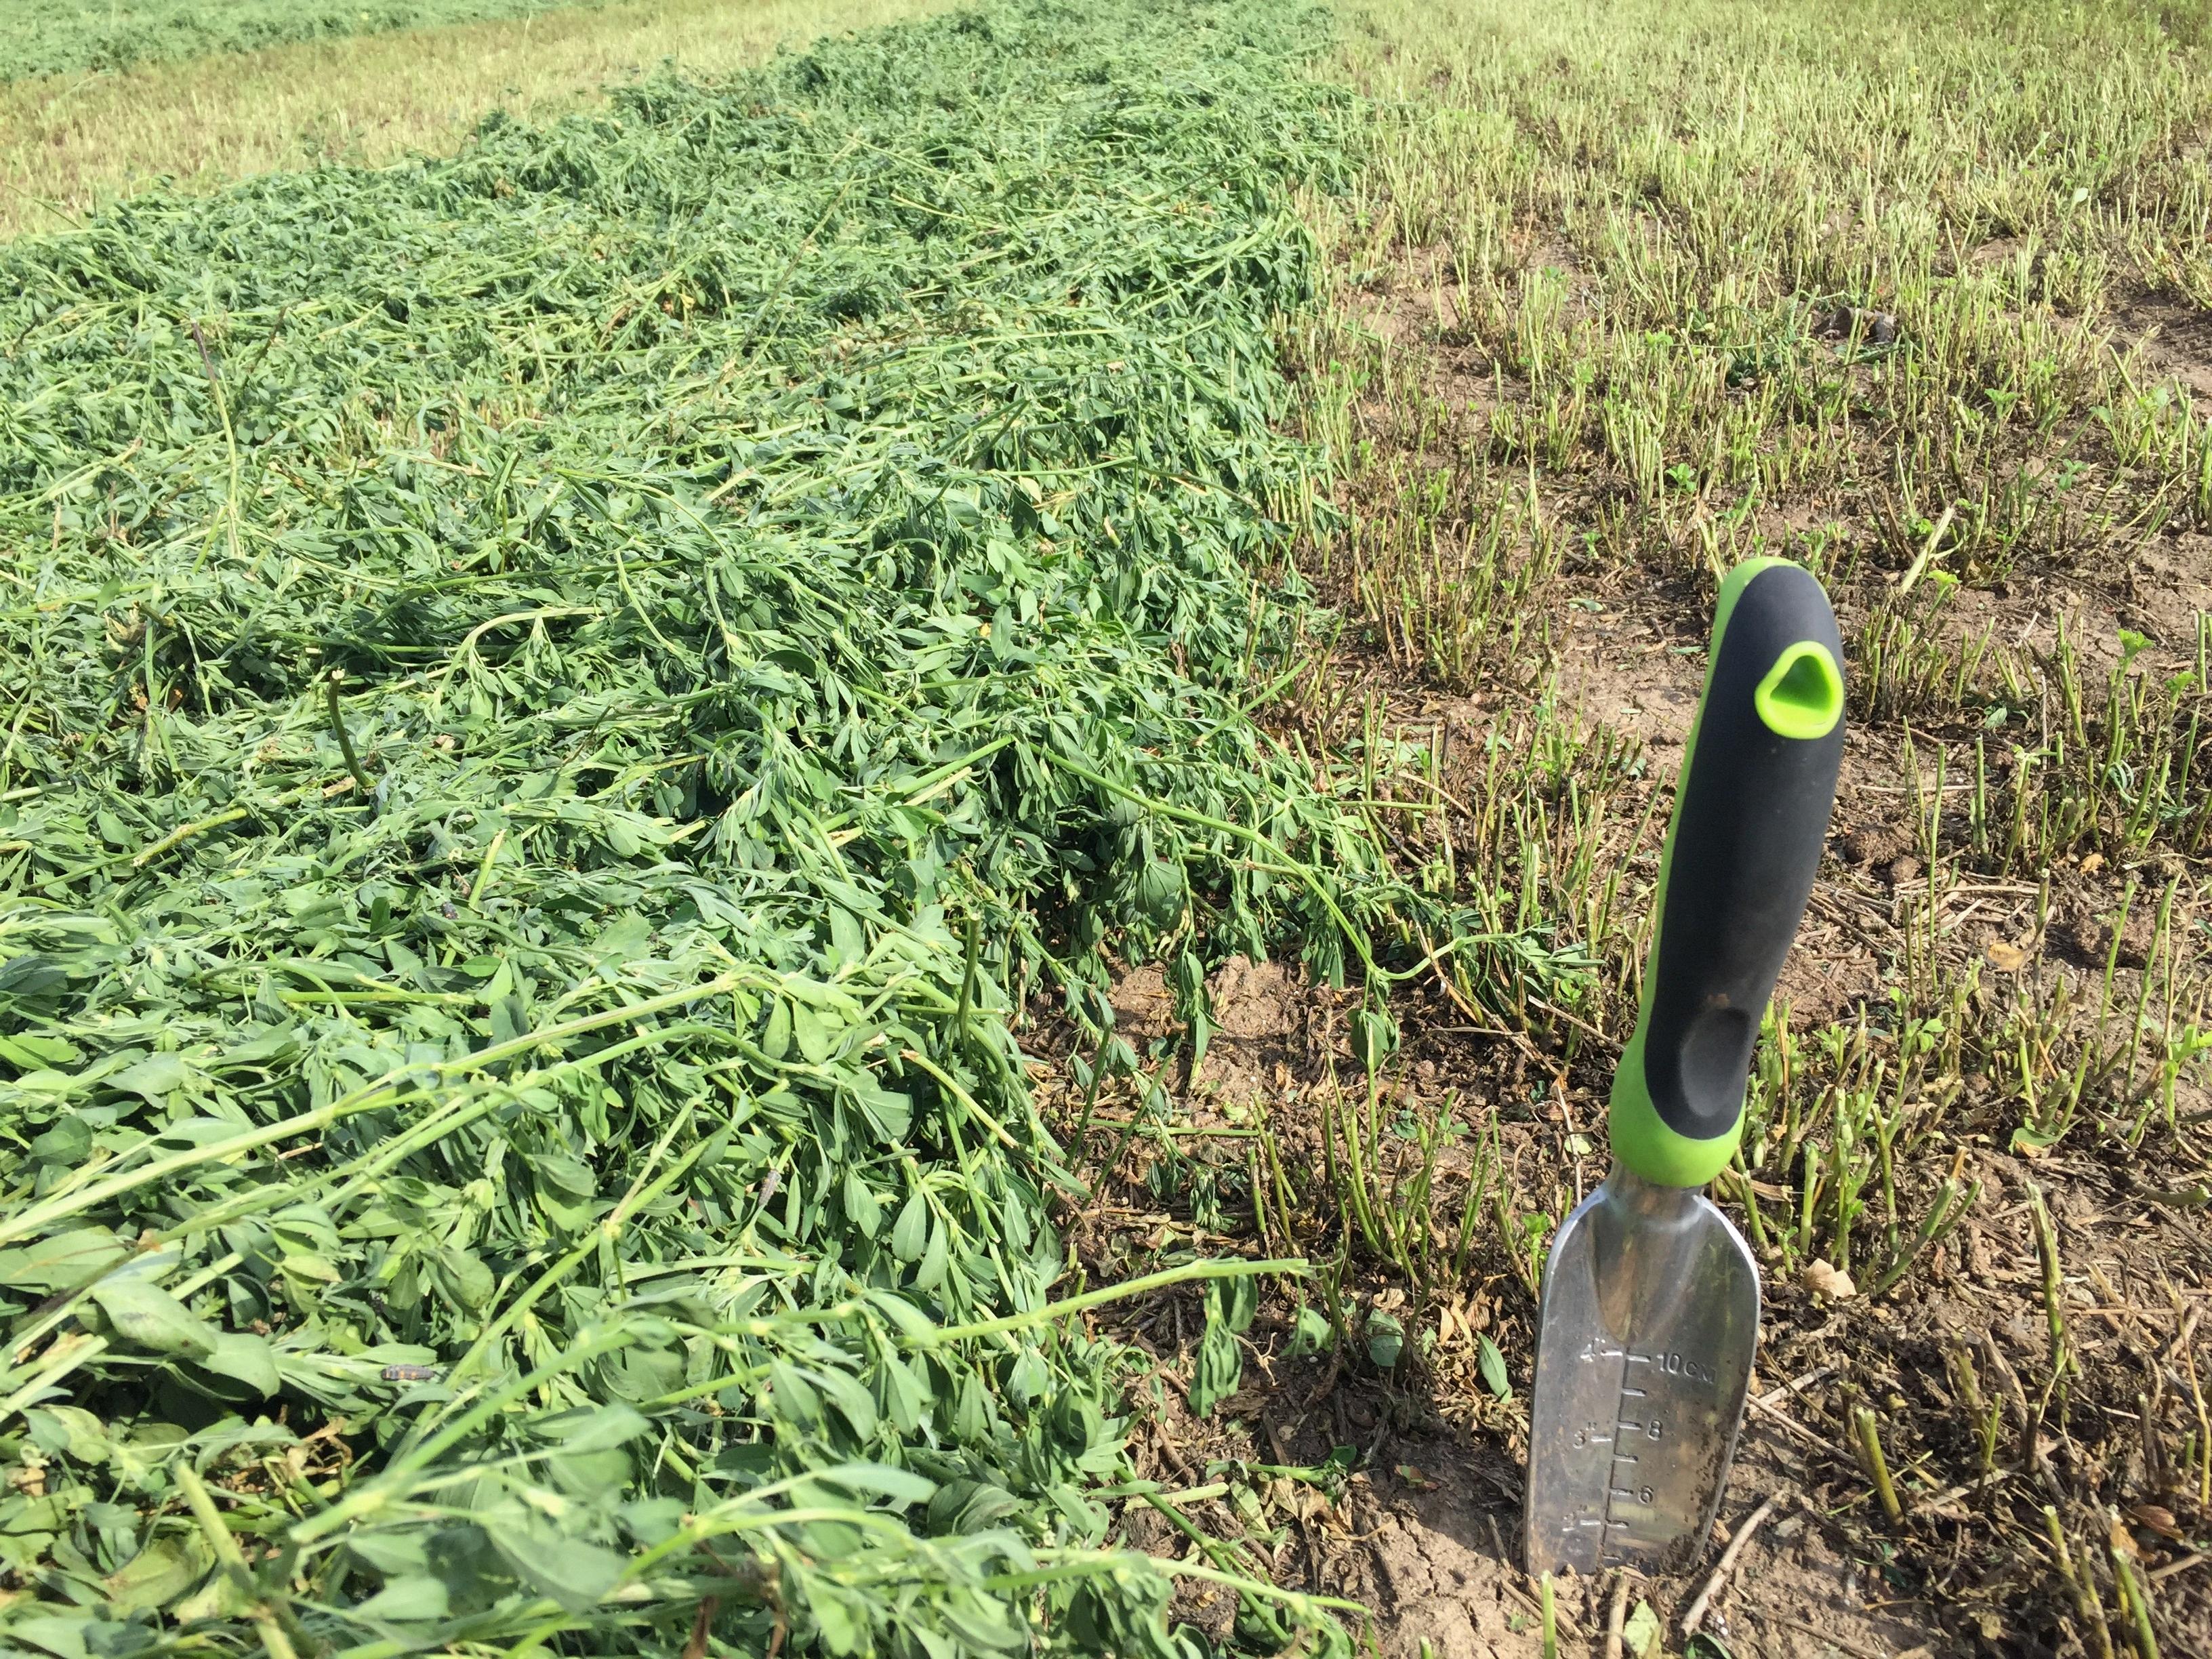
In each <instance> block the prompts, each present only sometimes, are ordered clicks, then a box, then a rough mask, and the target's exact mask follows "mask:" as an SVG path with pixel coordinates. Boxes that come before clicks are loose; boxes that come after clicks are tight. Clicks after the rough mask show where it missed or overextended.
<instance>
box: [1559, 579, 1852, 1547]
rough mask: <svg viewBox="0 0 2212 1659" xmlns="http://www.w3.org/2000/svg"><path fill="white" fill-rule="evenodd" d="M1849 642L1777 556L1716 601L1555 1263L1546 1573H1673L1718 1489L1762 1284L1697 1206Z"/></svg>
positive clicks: (1727, 1120) (1719, 1157)
mask: <svg viewBox="0 0 2212 1659" xmlns="http://www.w3.org/2000/svg"><path fill="white" fill-rule="evenodd" d="M1842 659H1843V643H1842V641H1841V640H1840V639H1839V638H1838V635H1837V632H1836V618H1835V614H1834V613H1833V612H1832V611H1830V610H1829V608H1828V601H1827V597H1826V595H1825V594H1824V593H1822V592H1821V591H1820V583H1819V582H1817V581H1815V580H1814V579H1813V577H1812V576H1811V575H1810V574H1808V573H1807V572H1806V571H1804V570H1802V569H1801V568H1799V567H1797V566H1796V565H1794V564H1790V563H1788V562H1785V561H1784V560H1780V559H1754V560H1753V561H1751V562H1748V563H1747V564H1743V565H1740V566H1738V567H1737V568H1735V571H1733V572H1732V573H1731V574H1729V578H1728V580H1726V581H1725V582H1724V583H1723V585H1722V586H1721V592H1720V604H1719V607H1718V611H1717V614H1716V616H1715V617H1714V619H1713V642H1712V651H1711V657H1710V659H1709V660H1708V662H1707V665H1706V668H1705V695H1704V696H1703V697H1702V698H1701V699H1700V700H1699V705H1698V717H1697V723H1696V725H1695V726H1692V729H1691V733H1690V741H1689V744H1688V746H1687V748H1686V750H1685V751H1684V754H1683V757H1682V772H1681V777H1680V782H1679V784H1678V786H1677V787H1676V790H1675V794H1674V820H1673V822H1672V823H1671V824H1670V825H1669V826H1668V831H1667V848H1666V852H1665V854H1664V855H1663V857H1662V861H1661V864H1660V872H1659V890H1658V896H1657V899H1656V915H1657V917H1658V926H1657V927H1656V930H1655V932H1654V935H1653V938H1652V941H1651V955H1650V960H1649V962H1648V963H1646V965H1645V968H1644V997H1643V1006H1642V1007H1641V1009H1640V1011H1639V1012H1638V1016H1637V1021H1636V1033H1635V1035H1634V1036H1632V1038H1630V1040H1629V1043H1628V1047H1627V1048H1626V1051H1624V1052H1623V1054H1621V1057H1620V1071H1619V1072H1618V1073H1615V1075H1614V1078H1613V1101H1612V1109H1611V1115H1610V1118H1609V1123H1610V1127H1611V1133H1612V1139H1613V1173H1612V1174H1611V1175H1610V1176H1607V1179H1606V1180H1605V1182H1603V1184H1601V1186H1600V1187H1599V1188H1598V1189H1597V1190H1596V1191H1595V1192H1594V1193H1592V1194H1590V1195H1589V1198H1588V1199H1586V1200H1584V1201H1583V1203H1582V1204H1581V1205H1580V1206H1578V1207H1577V1209H1576V1210H1575V1212H1574V1213H1573V1214H1572V1215H1571V1216H1569V1217H1568V1218H1567V1219H1566V1223H1565V1225H1564V1226H1562V1227H1561V1228H1560V1229H1559V1235H1558V1237H1555V1238H1554V1239H1553V1241H1552V1254H1551V1257H1550V1260H1549V1261H1547V1264H1546V1266H1545V1268H1544V1284H1543V1309H1542V1317H1541V1322H1540V1324H1539V1327H1538V1330H1537V1336H1536V1386H1535V1391H1534V1397H1533V1400H1532V1401H1531V1408H1530V1409H1531V1422H1530V1425H1529V1435H1528V1516H1527V1533H1526V1549H1527V1562H1528V1571H1530V1572H1532V1573H1538V1572H1558V1571H1564V1570H1565V1569H1566V1568H1569V1567H1571V1568H1573V1569H1574V1570H1575V1571H1577V1572H1580V1573H1595V1572H1596V1571H1600V1570H1601V1569H1602V1568H1607V1567H1615V1566H1632V1567H1635V1568H1637V1569H1638V1570H1639V1571H1644V1572H1646V1573H1654V1574H1657V1573H1668V1572H1679V1571H1683V1570H1684V1569H1686V1568H1687V1567H1689V1566H1690V1565H1692V1563H1694V1562H1695V1561H1696V1559H1697V1558H1698V1557H1699V1554H1700V1553H1702V1552H1703V1551H1704V1549H1705V1542H1706V1538H1707V1535H1708V1534H1709V1533H1710V1532H1711V1528H1712V1522H1713V1516H1714V1512H1715V1511H1716V1510H1717V1509H1718V1507H1719V1505H1720V1498H1721V1489H1722V1487H1723V1486H1724V1485H1726V1484H1727V1480H1728V1470H1729V1459H1730V1458H1731V1457H1732V1456H1734V1455H1735V1439H1736V1430H1737V1427H1738V1425H1740V1424H1741V1420H1742V1417H1743V1402H1744V1393H1745V1390H1746V1389H1747V1386H1748V1385H1749V1383H1750V1380H1751V1362H1752V1353H1753V1349H1754V1348H1755V1347H1756V1346H1757V1344H1758V1340H1759V1269H1758V1267H1757V1266H1756V1265H1755V1264H1754V1263H1753V1261H1752V1257H1751V1252H1750V1251H1749V1250H1748V1249H1746V1248H1745V1247H1744V1243H1743V1240H1742V1239H1741V1237H1738V1236H1737V1234H1736V1231H1735V1228H1734V1227H1732V1226H1730V1225H1729V1223H1728V1221H1727V1219H1726V1218H1724V1217H1723V1215H1722V1214H1721V1212H1719V1211H1718V1210H1717V1209H1715V1208H1714V1207H1713V1206H1712V1205H1711V1202H1709V1201H1708V1200H1706V1198H1705V1194H1704V1193H1703V1191H1702V1188H1704V1187H1705V1183H1706V1182H1709V1181H1711V1179H1712V1178H1713V1177H1714V1176H1717V1175H1718V1174H1719V1173H1720V1171H1721V1170H1722V1169H1723V1167H1724V1166H1725V1165H1726V1164H1728V1162H1729V1158H1730V1156H1731V1155H1732V1154H1733V1153H1734V1152H1735V1146H1736V1140H1737V1138H1738V1136H1739V1135H1740V1134H1741V1133H1742V1129H1743V1100H1744V1083H1745V1079H1746V1077H1747V1074H1748V1073H1749V1071H1750V1067H1751V1055H1752V1046H1753V1043H1754V1042H1756V1040H1757V1038H1758V1036H1759V1021H1760V1019H1761V1018H1762V1017H1763V1016H1764V1015H1765V1011H1766V1001H1767V998H1768V996H1769V995H1770V994H1771V993H1772V992H1773V989H1774V981H1775V976H1776V975H1778V974H1779V973H1780V971H1781V969H1782V959H1783V957H1784V955H1786V954H1787V953H1788V951H1789V949H1790V938H1791V936H1792V935H1793V934H1795V933H1796V931H1797V923H1798V921H1799V919H1800V917H1802V915H1803V914H1804V910H1805V901H1806V899H1807V897H1808V896H1809V895H1810V894H1811V892H1812V889H1813V872H1814V867H1815V866H1817V865H1818V864H1819V863H1820V848H1821V844H1822V842H1823V841H1824V840H1825V839H1826V835H1827V828H1828V813H1829V811H1830V809H1831V807H1832V805H1834V802H1835V794H1836V771H1837V767H1838V763H1840V761H1841V759H1842V757H1843V744H1844V729H1843V713H1844V684H1843V673H1842V668H1841V664H1842Z"/></svg>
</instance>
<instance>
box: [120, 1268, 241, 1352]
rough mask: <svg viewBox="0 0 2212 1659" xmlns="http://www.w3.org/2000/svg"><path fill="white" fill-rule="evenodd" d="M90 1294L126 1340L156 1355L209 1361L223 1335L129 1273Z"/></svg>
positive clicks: (160, 1290) (164, 1293) (166, 1295)
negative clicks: (179, 1356)
mask: <svg viewBox="0 0 2212 1659" xmlns="http://www.w3.org/2000/svg"><path fill="white" fill-rule="evenodd" d="M90 1295H91V1297H92V1299H93V1301H94V1303H96V1304H99V1307H100V1312H101V1313H103V1314H105V1315H106V1316H107V1322H108V1323H109V1324H110V1325H112V1326H113V1327H114V1328H115V1334H117V1335H118V1336H120V1337H122V1338H123V1339H124V1340H126V1341H129V1342H131V1343H135V1344H136V1345H137V1346H139V1347H142V1348H147V1349H150V1350H151V1351H153V1352H155V1353H173V1354H178V1355H181V1356H183V1357H184V1358H189V1359H206V1358H209V1357H210V1356H211V1355H213V1353H214V1352H215V1351H216V1340H217V1338H218V1337H220V1335H221V1334H222V1333H220V1332H219V1331H217V1330H216V1328H215V1327H214V1326H212V1325H210V1324H209V1323H207V1322H205V1321H204V1320H201V1319H197V1318H195V1317H193V1316H192V1313H191V1310H189V1309H188V1308H186V1307H185V1304H183V1303H181V1302H179V1301H178V1300H177V1298H176V1297H173V1296H171V1295H170V1294H169V1293H168V1292H167V1291H165V1290H163V1289H162V1288H161V1286H160V1285H155V1284H154V1283H152V1282H151V1281H150V1280H148V1279H140V1278H137V1277H134V1276H131V1275H127V1274H117V1275H115V1276H114V1277H112V1278H108V1279H101V1280H100V1283H98V1284H97V1285H94V1286H93V1287H92V1290H91V1291H90Z"/></svg>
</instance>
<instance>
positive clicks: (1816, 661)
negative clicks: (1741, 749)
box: [1752, 640, 1844, 742]
mask: <svg viewBox="0 0 2212 1659" xmlns="http://www.w3.org/2000/svg"><path fill="white" fill-rule="evenodd" d="M1752 702H1753V706H1754V707H1756V708H1758V710H1759V719H1761V720H1765V722H1766V726H1767V729H1768V730H1769V731H1771V732H1774V733H1775V734H1776V735H1777V736H1778V737H1784V738H1796V739H1798V740H1799V741H1800V742H1810V741H1811V740H1812V739H1814V738H1825V737H1826V736H1827V735H1828V733H1829V732H1832V731H1833V730H1835V726H1836V722H1837V721H1838V720H1841V719H1843V717H1844V671H1843V670H1842V669H1840V668H1838V667H1837V666H1836V659H1834V658H1833V657H1832V656H1830V655H1829V654H1828V647H1826V646H1825V645H1822V644H1820V642H1819V641H1815V640H1806V641H1802V642H1801V643H1799V644H1796V645H1793V646H1791V647H1790V648H1789V649H1788V650H1787V651H1784V653H1782V654H1781V655H1780V656H1778V657H1777V658H1776V659H1774V666H1773V667H1772V668H1771V669H1769V670H1768V671H1767V673H1766V678H1765V679H1763V680H1761V681H1760V682H1759V690H1756V691H1754V692H1753V693H1752Z"/></svg>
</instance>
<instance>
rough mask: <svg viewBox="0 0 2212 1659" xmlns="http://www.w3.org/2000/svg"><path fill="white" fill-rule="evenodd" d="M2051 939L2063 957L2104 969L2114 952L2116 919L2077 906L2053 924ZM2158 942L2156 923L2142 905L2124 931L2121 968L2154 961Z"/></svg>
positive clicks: (2131, 912) (2132, 911)
mask: <svg viewBox="0 0 2212 1659" xmlns="http://www.w3.org/2000/svg"><path fill="white" fill-rule="evenodd" d="M2050 939H2051V944H2052V945H2055V946H2056V947H2057V949H2058V951H2060V952H2061V953H2062V954H2063V955H2065V956H2067V957H2071V958H2072V959H2073V960H2074V961H2075V962H2077V963H2081V964H2082V965H2083V966H2085V967H2090V968H2102V967H2103V966H2104V965H2105V959H2106V956H2107V955H2108V954H2110V952H2111V951H2112V917H2111V916H2107V915H2098V914H2097V912H2095V911H2094V910H2093V909H2091V908H2089V907H2088V906H2087V904H2083V903H2079V902H2076V903H2075V904H2074V905H2072V906H2070V907H2069V908H2067V909H2065V910H2064V911H2063V912H2061V913H2060V915H2058V916H2057V919H2055V920H2054V921H2052V922H2051V932H2050ZM2157 939H2158V923H2157V921H2156V919H2155V918H2154V916H2153V915H2151V913H2150V912H2149V911H2148V909H2146V908H2144V907H2142V905H2140V904H2136V905H2131V906H2130V907H2129V909H2128V919H2127V923H2126V925H2125V926H2124V927H2122V928H2121V929H2120V950H2119V957H2118V963H2119V965H2120V966H2121V967H2123V968H2141V967H2142V966H2143V965H2144V964H2145V963H2148V961H2149V960H2150V952H2151V947H2152V945H2154V944H2155V943H2156V942H2157Z"/></svg>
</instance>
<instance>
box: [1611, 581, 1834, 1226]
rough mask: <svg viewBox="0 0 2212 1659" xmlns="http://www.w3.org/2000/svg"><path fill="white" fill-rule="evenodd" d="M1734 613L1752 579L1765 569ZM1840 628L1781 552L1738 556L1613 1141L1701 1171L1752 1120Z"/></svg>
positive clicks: (1812, 852) (1817, 811)
mask: <svg viewBox="0 0 2212 1659" xmlns="http://www.w3.org/2000/svg"><path fill="white" fill-rule="evenodd" d="M1773 572H1788V573H1791V574H1775V575H1772V576H1771V577H1770V579H1769V580H1766V581H1765V582H1763V583H1760V585H1759V592H1757V594H1756V595H1754V596H1753V597H1752V598H1751V599H1749V600H1748V603H1747V600H1746V596H1747V593H1749V592H1750V590H1751V589H1752V587H1753V583H1755V582H1759V579H1760V578H1761V577H1767V576H1769V573H1773ZM1746 604H1747V609H1745V610H1744V611H1742V613H1741V615H1739V610H1738V608H1739V606H1740V605H1746ZM1842 651H1843V641H1842V640H1841V638H1840V636H1839V635H1838V633H1837V631H1836V623H1835V617H1834V613H1833V612H1832V611H1831V610H1830V609H1829V607H1828V603H1827V599H1826V595H1824V594H1823V593H1821V592H1820V584H1819V583H1818V582H1816V581H1814V580H1813V578H1812V577H1811V576H1810V575H1809V574H1807V573H1806V572H1805V571H1804V570H1802V568H1799V567H1797V566H1796V565H1793V564H1791V563H1790V562H1789V561H1787V560H1784V559H1753V560H1750V561H1748V562H1746V563H1744V564H1741V565H1739V566H1737V567H1736V568H1735V569H1734V570H1733V571H1731V572H1729V576H1728V579H1727V580H1725V581H1724V582H1723V584H1722V585H1721V592H1720V599H1719V603H1718V605H1717V607H1716V610H1715V614H1714V617H1713V636H1712V648H1711V653H1710V656H1709V657H1708V659H1707V663H1706V669H1705V690H1704V693H1703V695H1702V696H1700V698H1699V703H1698V715H1697V720H1696V722H1695V724H1694V725H1693V726H1692V728H1691V732H1690V738H1689V742H1688V743H1687V744H1686V746H1685V748H1684V750H1683V756H1682V770H1681V775H1680V782H1679V785H1678V787H1677V788H1676V791H1675V796H1674V812H1673V814H1672V816H1671V817H1670V819H1669V821H1668V829H1667V846H1666V851H1665V853H1664V854H1663V855H1662V860H1661V863H1660V872H1659V888H1658V891H1657V893H1656V896H1655V897H1654V901H1653V903H1654V915H1656V918H1657V923H1656V926H1655V927H1654V928H1653V930H1652V941H1651V954H1650V959H1649V960H1648V961H1647V962H1646V963H1645V965H1644V998H1643V1004H1642V1006H1641V1007H1640V1008H1639V1009H1638V1013H1637V1021H1636V1030H1635V1033H1634V1035H1633V1036H1631V1037H1630V1039H1629V1042H1628V1045H1627V1048H1626V1050H1625V1051H1624V1052H1623V1053H1622V1054H1621V1059H1620V1070H1619V1071H1618V1072H1617V1073H1615V1074H1614V1077H1613V1098H1612V1104H1611V1115H1610V1120H1609V1121H1610V1127H1611V1133H1612V1139H1613V1152H1614V1154H1615V1156H1616V1157H1618V1158H1620V1161H1621V1162H1622V1163H1623V1164H1626V1166H1627V1167H1628V1168H1629V1169H1631V1170H1634V1171H1635V1172H1636V1173H1637V1174H1638V1175H1640V1176H1643V1177H1644V1179H1645V1180H1647V1181H1653V1182H1660V1183H1662V1184H1663V1185H1666V1186H1671V1187H1701V1186H1703V1185H1705V1182H1709V1181H1711V1179H1712V1178H1713V1177H1714V1176H1717V1175H1718V1174H1719V1173H1720V1171H1721V1170H1723V1169H1724V1168H1726V1167H1727V1164H1728V1162H1729V1158H1731V1157H1733V1156H1734V1155H1735V1148H1736V1143H1737V1141H1738V1139H1740V1138H1741V1135H1742V1133H1743V1093H1744V1084H1745V1079H1746V1078H1747V1073H1748V1071H1749V1066H1750V1060H1751V1054H1752V1048H1753V1044H1754V1043H1755V1042H1756V1041H1757V1039H1758V1035H1759V1021H1760V1018H1762V1016H1763V1015H1764V1014H1765V1008H1766V1002H1767V999H1768V997H1769V996H1770V995H1771V994H1772V991H1773V988H1774V981H1775V978H1776V975H1778V973H1779V971H1780V969H1781V965H1782V959H1783V957H1784V955H1785V954H1786V953H1787V952H1788V950H1789V947H1790V939H1792V938H1793V937H1794V935H1795V934H1796V929H1797V923H1798V921H1799V920H1800V919H1801V918H1802V915H1803V913H1804V907H1805V901H1806V898H1807V896H1808V894H1809V893H1810V891H1811V888H1812V881H1813V873H1814V870H1815V868H1816V867H1817V866H1818V865H1819V862H1820V849H1821V847H1822V846H1823V844H1824V843H1825V842H1826V834H1827V824H1828V815H1829V812H1830V811H1831V809H1832V805H1833V803H1834V798H1835V784H1836V774H1837V770H1838V766H1839V764H1840V763H1841V760H1842V753H1843V731H1842V724H1843V711H1844V685H1843V674H1842V671H1841V669H1840V667H1839V666H1838V664H1839V663H1840V660H1841V657H1842Z"/></svg>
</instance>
